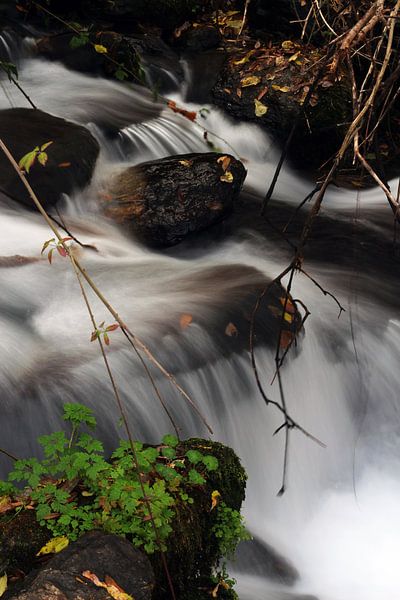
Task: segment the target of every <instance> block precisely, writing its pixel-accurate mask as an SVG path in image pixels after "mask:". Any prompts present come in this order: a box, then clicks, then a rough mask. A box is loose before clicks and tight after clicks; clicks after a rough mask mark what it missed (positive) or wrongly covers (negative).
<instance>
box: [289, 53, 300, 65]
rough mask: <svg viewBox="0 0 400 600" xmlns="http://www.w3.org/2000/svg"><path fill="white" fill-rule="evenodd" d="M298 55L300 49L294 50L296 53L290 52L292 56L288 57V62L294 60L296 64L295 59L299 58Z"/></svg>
mask: <svg viewBox="0 0 400 600" xmlns="http://www.w3.org/2000/svg"><path fill="white" fill-rule="evenodd" d="M299 56H300V51H299V52H296V54H292V56H290V57H289V59H288V62H293V61H294V60H295V61H296V64H297V59H298V58H299ZM300 64H301V63H300Z"/></svg>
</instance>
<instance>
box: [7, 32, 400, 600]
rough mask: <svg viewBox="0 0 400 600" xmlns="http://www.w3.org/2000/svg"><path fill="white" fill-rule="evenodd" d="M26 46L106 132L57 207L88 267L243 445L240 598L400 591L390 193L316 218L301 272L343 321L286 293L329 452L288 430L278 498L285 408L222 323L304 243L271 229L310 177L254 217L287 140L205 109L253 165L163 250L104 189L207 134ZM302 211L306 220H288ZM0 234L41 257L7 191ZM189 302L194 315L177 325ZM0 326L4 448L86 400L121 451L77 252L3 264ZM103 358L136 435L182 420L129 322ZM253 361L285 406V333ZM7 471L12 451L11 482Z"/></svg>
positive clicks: (304, 292) (39, 94)
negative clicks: (112, 211)
mask: <svg viewBox="0 0 400 600" xmlns="http://www.w3.org/2000/svg"><path fill="white" fill-rule="evenodd" d="M31 48H32V43H31V42H30V41H29V40H25V41H24V42H23V43H22V44H16V43H15V42H14V41H13V40H12V39H11V38H10V37H8V34H7V36H3V37H1V39H0V50H1V51H2V52H5V53H8V55H9V59H10V60H13V61H17V62H18V63H19V81H20V83H21V85H22V86H23V88H24V90H25V91H26V92H27V93H28V94H29V96H30V97H31V98H32V99H34V101H35V104H36V105H37V106H38V107H39V108H41V109H42V110H45V111H47V112H49V113H52V114H54V115H57V116H60V117H64V118H66V119H69V120H72V121H75V122H78V123H81V124H83V125H85V126H87V127H88V128H89V129H90V131H91V132H92V133H93V135H94V136H95V137H96V138H97V140H98V141H99V143H100V145H101V155H100V158H99V160H98V163H97V167H96V171H95V175H94V178H93V181H92V183H91V185H90V186H89V187H88V188H87V189H85V190H83V191H82V192H80V193H76V194H75V195H73V196H71V197H68V198H67V197H66V198H64V200H63V202H62V205H61V209H60V210H61V212H62V215H63V217H64V218H65V220H66V221H67V223H68V225H69V228H70V229H71V230H72V231H73V232H74V233H75V234H76V235H77V237H78V238H79V239H80V240H81V241H83V242H85V243H87V244H93V245H95V246H96V248H97V249H98V252H93V251H92V250H90V249H85V248H81V249H80V250H79V258H80V260H81V262H82V263H83V264H84V265H85V267H86V269H87V271H88V272H89V273H90V275H91V276H92V278H93V279H94V280H95V282H96V284H97V285H98V287H99V288H100V289H101V290H102V292H103V293H104V295H105V296H106V297H107V298H108V299H109V300H110V302H111V303H112V304H113V305H114V306H115V307H116V308H117V310H118V312H119V314H120V315H121V316H122V318H123V319H124V321H125V322H126V323H128V325H129V327H130V328H131V330H133V331H134V332H135V333H136V334H137V335H138V336H139V337H140V338H141V339H143V340H145V341H146V344H147V345H148V346H149V347H150V348H151V349H152V350H153V352H154V353H155V354H156V356H157V358H158V359H159V360H160V361H161V362H162V363H163V364H164V365H165V366H166V367H167V368H168V369H169V370H170V371H171V372H173V373H174V375H175V376H176V378H177V380H178V381H179V383H180V384H181V385H182V386H183V387H184V389H185V390H187V392H188V393H189V394H190V395H191V397H192V398H193V399H194V400H195V401H196V403H197V404H198V406H199V407H200V410H201V412H202V414H203V415H204V416H205V417H206V419H207V421H208V422H209V423H210V424H211V426H212V428H213V430H214V439H216V440H218V441H222V442H224V443H226V444H228V445H230V446H232V447H233V448H234V449H235V451H236V452H237V453H238V455H239V456H240V458H241V460H242V461H243V465H244V466H245V468H246V470H247V473H248V476H249V480H248V486H247V495H246V501H245V504H244V509H243V512H244V515H245V518H246V521H247V525H248V528H249V530H250V532H251V533H252V535H254V536H255V538H256V539H257V543H253V544H247V548H245V549H243V550H241V551H240V553H239V559H238V561H237V562H236V563H233V564H232V566H231V567H230V573H233V574H234V576H235V577H236V579H237V582H238V583H237V591H238V594H239V597H240V599H241V600H296V599H298V600H300V599H302V600H306V599H307V600H311V599H314V598H317V599H318V600H397V599H398V598H399V597H400V570H399V568H398V557H399V553H400V509H399V507H400V469H399V466H400V465H399V462H400V422H399V391H400V383H399V377H398V373H397V368H398V364H397V360H398V358H399V351H400V310H399V302H398V297H399V291H400V289H399V279H398V264H399V258H398V250H396V248H395V247H394V245H393V219H392V213H391V211H390V209H389V207H388V205H387V203H386V201H385V198H384V197H383V195H382V193H381V192H380V191H379V190H375V189H371V190H363V191H360V192H358V191H349V190H344V189H340V188H335V187H332V188H330V189H329V191H328V193H327V195H326V197H325V199H324V203H323V208H322V212H321V216H320V217H319V218H318V221H317V223H316V225H315V232H314V234H313V236H312V239H311V242H310V245H309V248H308V251H307V255H306V262H305V268H306V270H307V272H309V273H310V274H311V275H312V276H313V277H314V278H315V279H316V280H317V281H318V282H319V283H320V285H321V286H322V287H323V288H324V289H325V290H329V291H330V292H332V294H334V295H335V296H336V297H337V298H338V300H339V301H340V303H341V304H342V305H343V307H344V308H345V309H346V310H345V312H342V314H341V315H340V318H338V312H339V311H338V306H337V304H336V302H335V301H334V299H332V298H331V297H329V296H326V295H324V294H323V293H322V292H321V290H320V289H318V288H317V287H316V286H315V285H314V284H313V283H312V281H310V280H309V279H307V278H306V277H304V276H302V275H297V276H296V277H295V280H294V286H293V296H294V297H296V298H300V299H302V301H303V302H304V303H305V304H306V305H307V307H308V309H309V311H310V313H311V316H310V317H309V318H308V320H307V322H306V325H305V333H304V334H303V335H302V336H301V338H300V340H299V344H298V347H297V348H295V349H293V351H291V352H290V354H289V355H288V357H287V360H286V362H285V364H284V366H283V369H282V379H283V386H284V390H285V397H286V401H287V404H288V410H289V413H290V414H291V415H292V417H293V418H294V419H295V420H296V421H298V422H299V423H300V424H301V425H302V426H303V427H304V428H305V429H306V430H307V431H310V432H311V433H312V434H313V435H314V436H316V437H317V438H318V439H319V440H321V441H323V443H324V444H325V445H326V447H321V446H319V445H318V444H316V443H315V442H313V441H312V440H310V439H309V438H307V437H305V436H304V435H303V434H302V433H301V432H299V431H297V430H294V431H291V434H290V440H289V442H290V443H289V465H288V473H287V489H286V493H285V494H284V495H283V496H282V497H277V492H278V490H279V489H280V487H281V480H282V468H283V456H284V441H285V440H284V435H283V434H282V433H281V434H278V435H276V436H274V435H273V432H274V431H275V430H276V428H277V427H279V426H280V425H281V424H282V418H281V416H280V414H279V413H278V412H277V411H276V410H275V409H274V407H273V406H268V407H267V406H266V405H265V403H264V401H263V399H262V398H261V396H260V394H259V391H258V389H257V386H256V383H255V378H254V373H253V370H252V367H251V361H250V354H249V351H248V344H247V340H246V338H245V337H243V339H242V343H241V344H240V343H238V341H237V340H235V339H233V338H232V337H230V336H229V335H226V333H225V328H226V326H227V325H228V323H229V322H232V323H233V324H235V325H237V327H238V329H239V333H240V332H241V331H240V326H239V325H238V323H240V322H241V321H240V319H243V315H242V313H243V310H242V308H243V305H245V304H246V303H247V305H248V303H249V290H252V289H253V290H257V289H260V286H262V285H263V282H265V280H270V279H273V278H274V277H276V276H277V275H278V274H279V273H280V272H281V270H282V269H283V268H284V267H285V266H287V264H288V262H289V260H290V258H291V250H290V248H289V247H288V245H287V244H286V242H285V241H284V240H283V239H282V238H281V237H280V236H279V235H278V233H277V232H276V229H277V228H279V227H281V226H282V225H283V224H284V223H285V222H286V221H287V220H288V218H290V217H291V215H293V211H294V210H295V208H296V206H297V205H298V204H299V203H300V202H301V200H302V199H303V198H304V197H305V196H306V195H307V194H308V192H309V191H310V190H311V189H312V187H313V183H312V182H311V181H307V180H306V179H305V178H302V177H301V176H300V175H299V174H298V173H295V172H294V171H291V170H290V168H288V167H287V168H284V169H283V172H282V174H281V176H280V177H279V180H278V183H277V187H276V191H275V193H274V196H273V202H272V203H271V208H270V212H269V213H268V214H269V218H270V220H271V221H272V222H273V225H274V228H272V227H270V226H269V225H268V223H263V222H260V218H259V216H258V215H259V210H260V205H261V202H262V198H263V196H264V195H265V192H266V190H267V188H268V186H269V183H270V181H271V177H272V175H273V173H274V170H275V166H276V163H277V160H278V158H279V153H278V150H277V149H276V148H275V147H274V145H273V144H272V142H271V141H270V140H269V139H268V137H267V135H266V134H265V133H264V132H263V131H262V130H261V129H259V128H258V127H257V126H256V125H253V124H248V123H234V122H233V121H232V120H231V119H229V118H228V117H227V116H225V115H224V114H223V113H222V111H221V110H219V109H216V108H215V107H213V106H211V105H207V108H208V109H209V111H210V112H209V113H207V114H206V118H205V119H202V118H201V117H199V121H201V122H202V123H203V124H204V127H206V128H207V130H208V131H210V132H213V133H215V134H217V136H218V137H215V136H214V137H213V135H212V134H211V133H210V135H209V138H210V139H211V140H212V141H213V142H214V143H215V145H216V146H218V147H219V148H220V149H221V150H222V151H224V152H232V148H234V150H235V152H236V153H237V154H238V156H240V157H241V158H242V159H244V164H245V166H246V168H247V169H248V175H247V179H246V182H245V185H244V189H243V193H242V206H241V208H240V209H239V210H238V212H237V214H235V215H234V216H233V217H231V218H229V219H228V220H227V223H226V224H224V225H222V226H218V227H215V228H213V229H211V230H210V231H208V232H205V233H203V234H199V235H198V236H197V237H193V238H191V239H188V240H186V241H185V242H183V243H182V244H180V245H179V246H176V247H174V248H171V249H168V250H166V251H162V252H161V251H160V252H157V251H152V250H149V249H147V248H146V247H144V246H142V245H141V244H140V243H138V242H136V241H135V239H133V238H129V237H127V236H126V235H125V234H124V232H123V231H121V230H120V229H118V228H117V227H116V226H115V225H113V224H112V223H110V222H109V221H107V220H106V219H104V218H103V217H102V216H101V214H100V212H99V209H98V205H97V201H96V198H97V196H98V193H99V191H101V190H102V188H103V186H104V182H105V181H106V180H107V179H108V178H109V177H110V175H112V174H113V173H114V172H116V171H117V170H118V169H120V168H121V167H122V166H126V165H133V164H137V163H140V162H144V161H146V160H151V159H155V158H160V157H164V156H168V155H173V154H181V153H186V152H206V151H209V148H208V147H207V145H206V142H205V140H204V139H203V131H202V130H201V129H200V128H199V127H197V126H196V124H195V123H192V122H190V121H189V120H187V119H185V118H184V117H183V116H181V115H180V114H175V113H173V112H172V111H171V110H168V109H165V108H163V106H162V105H161V104H160V103H158V102H154V101H153V99H152V95H151V94H150V93H147V92H146V91H145V90H143V89H141V88H139V87H137V86H134V85H132V86H127V85H122V84H120V83H118V82H117V81H110V80H105V79H102V78H97V77H90V76H88V75H84V74H82V73H77V72H73V71H69V70H67V69H66V68H65V67H64V66H62V65H61V64H60V63H57V62H47V61H45V60H43V59H40V58H37V57H35V56H34V55H33V54H32V50H31ZM185 72H186V74H187V76H186V81H185V83H184V84H183V86H181V88H180V89H177V90H176V92H175V93H173V94H171V95H170V97H171V98H172V99H173V100H175V101H176V102H177V103H179V104H181V105H183V106H185V108H187V109H188V110H196V111H198V110H199V109H200V108H203V107H204V104H196V103H194V102H187V101H186V97H188V96H187V94H188V93H189V88H193V77H194V74H193V72H192V71H191V67H190V64H187V63H185ZM171 78H172V79H173V74H172V75H171ZM191 82H192V83H191ZM0 83H1V86H2V90H1V93H0V108H1V109H3V108H10V106H12V107H16V106H24V107H26V106H27V103H26V100H25V99H24V97H23V96H22V95H21V94H20V93H19V92H18V90H17V89H16V88H15V87H14V86H12V85H11V84H9V82H8V80H7V79H6V78H5V77H4V78H3V79H2V80H1V81H0ZM190 98H191V100H192V99H193V89H191V92H190ZM221 138H222V139H221ZM223 140H226V141H228V142H229V145H227V143H226V142H224V141H223ZM34 145H35V142H34V141H32V147H33V146H34ZM393 187H394V189H396V187H397V181H395V182H393ZM0 199H1V196H0ZM308 208H309V204H308V205H306V207H305V210H308ZM304 214H305V212H301V213H300V214H299V215H297V216H296V217H295V219H294V222H293V231H296V227H297V228H298V227H299V224H300V223H301V219H304ZM300 217H301V218H300ZM0 231H1V234H0V256H11V255H16V254H18V255H22V256H27V257H32V258H40V250H41V248H42V245H43V243H44V241H46V240H48V239H49V238H51V237H52V235H51V233H50V231H49V228H48V226H47V225H46V224H45V223H44V222H43V220H42V218H41V217H40V216H39V215H36V214H35V213H29V212H27V211H26V210H24V209H22V208H21V209H19V208H10V207H9V206H8V205H6V204H4V205H3V204H0ZM286 283H287V281H286ZM90 301H91V303H92V307H93V310H94V312H95V314H96V318H97V320H98V321H99V322H101V321H103V320H105V321H106V322H109V318H108V316H107V313H106V311H105V309H104V307H103V306H102V305H101V304H100V303H99V301H98V300H97V299H96V297H95V296H94V295H93V294H91V295H90ZM182 314H190V315H192V317H193V322H192V323H191V325H190V326H189V327H187V328H186V329H184V330H182V328H181V326H180V323H179V322H180V317H181V315H182ZM0 330H1V336H0V402H1V426H0V427H1V430H0V431H1V436H0V437H1V446H2V447H3V448H5V449H7V450H8V451H9V452H12V453H13V454H16V455H18V456H29V455H32V454H34V453H35V452H37V444H36V438H37V437H38V435H42V434H44V433H49V432H50V431H54V430H55V429H59V428H60V426H61V412H62V403H63V402H74V401H75V402H82V403H86V404H87V405H89V406H91V407H92V408H93V409H94V411H95V414H96V417H97V419H98V422H99V432H100V436H101V437H102V439H103V440H104V441H105V443H106V445H108V447H111V446H112V444H113V442H114V441H115V439H116V437H117V436H120V435H122V432H121V429H120V426H119V424H118V414H117V410H116V407H115V404H114V400H113V396H112V392H111V389H110V384H109V382H108V380H107V376H106V372H105V369H104V365H103V363H102V359H101V356H99V352H98V348H97V345H96V344H90V343H89V339H90V332H91V323H90V320H89V317H88V315H87V312H86V308H85V306H84V303H83V300H82V297H81V295H80V291H79V286H78V284H77V282H76V279H75V275H74V273H73V271H72V270H71V268H70V265H69V264H68V263H67V261H66V260H62V259H61V258H60V257H56V258H55V260H54V263H53V264H52V265H51V266H50V265H49V264H48V262H47V260H45V259H43V260H38V261H34V262H32V263H30V264H27V265H25V266H18V267H8V268H0ZM270 342H271V340H270ZM108 355H109V358H110V363H111V366H112V369H113V372H114V374H115V376H116V379H117V382H118V385H119V388H120V390H121V394H122V397H123V399H124V402H125V404H126V406H127V411H128V414H129V418H130V423H131V426H132V429H133V431H134V435H135V437H137V438H141V439H145V440H146V441H148V442H156V441H159V439H160V436H161V435H163V434H164V433H166V432H167V431H170V430H171V424H170V422H169V420H168V418H167V417H166V416H165V413H164V412H163V411H162V409H161V407H160V406H159V404H158V400H157V398H155V396H154V391H153V389H152V387H151V385H150V383H149V381H148V380H147V378H146V376H145V374H144V373H143V369H142V367H141V365H140V363H138V361H137V360H136V358H135V357H134V356H133V355H132V353H131V351H130V350H129V348H127V346H126V344H125V342H124V338H123V336H122V335H120V334H119V333H118V332H116V333H113V334H112V342H111V345H110V350H109V353H108ZM256 358H257V364H258V366H259V368H260V371H261V377H262V382H263V385H264V387H265V389H266V390H267V392H268V394H269V396H270V397H271V398H272V399H274V400H276V401H279V400H280V396H279V389H278V385H277V383H276V382H275V383H274V384H273V385H271V380H272V378H273V375H274V340H272V343H267V342H266V343H260V344H259V345H258V346H257V348H256ZM152 372H153V374H154V376H155V377H156V379H157V385H158V386H159V387H160V389H161V391H162V394H163V397H164V398H165V399H166V402H167V403H168V406H169V407H170V410H171V411H172V413H173V416H174V420H175V421H176V423H177V424H178V426H179V427H180V428H181V432H182V436H184V437H189V436H193V435H196V436H205V437H207V435H208V434H207V431H206V430H205V428H204V427H203V425H202V423H201V421H200V420H199V418H198V417H197V415H196V414H195V413H194V412H193V411H192V410H191V409H190V408H189V407H188V406H187V405H186V404H185V401H184V399H183V398H182V397H181V396H180V395H179V394H177V392H176V391H175V390H174V389H173V387H172V386H171V385H170V383H169V382H168V381H166V380H165V378H163V377H162V376H159V374H158V373H157V372H156V371H155V370H154V369H152ZM10 466H11V465H10V461H9V460H8V459H6V458H5V457H0V471H1V474H2V475H3V476H4V475H5V473H6V472H7V470H8V469H9V468H10ZM266 545H268V546H270V547H272V548H273V549H274V551H275V552H276V553H278V554H279V555H281V556H283V557H285V559H286V560H287V561H289V563H291V564H292V565H293V567H294V568H295V569H296V570H297V571H298V578H297V580H296V581H287V580H285V578H282V577H281V578H280V577H279V574H277V573H276V572H273V570H271V569H268V568H266V566H265V562H264V561H266V560H267V559H266V558H265V547H266Z"/></svg>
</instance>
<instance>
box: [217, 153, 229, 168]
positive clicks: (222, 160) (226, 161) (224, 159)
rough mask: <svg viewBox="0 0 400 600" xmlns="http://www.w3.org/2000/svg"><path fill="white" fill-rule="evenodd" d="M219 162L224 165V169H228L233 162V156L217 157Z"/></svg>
mask: <svg viewBox="0 0 400 600" xmlns="http://www.w3.org/2000/svg"><path fill="white" fill-rule="evenodd" d="M217 163H219V164H220V165H221V166H222V169H223V171H226V170H227V168H228V167H229V165H230V164H231V158H230V156H220V157H219V158H218V159H217Z"/></svg>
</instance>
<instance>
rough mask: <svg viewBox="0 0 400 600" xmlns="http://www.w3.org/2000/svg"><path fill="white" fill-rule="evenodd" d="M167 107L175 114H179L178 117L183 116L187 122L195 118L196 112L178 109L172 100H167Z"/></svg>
mask: <svg viewBox="0 0 400 600" xmlns="http://www.w3.org/2000/svg"><path fill="white" fill-rule="evenodd" d="M167 106H168V108H170V109H171V110H173V111H174V112H175V113H179V114H180V115H183V116H184V117H186V118H187V119H189V121H195V120H196V117H197V113H196V112H194V111H189V110H185V109H184V108H180V107H179V106H177V105H176V102H174V101H173V100H168V102H167Z"/></svg>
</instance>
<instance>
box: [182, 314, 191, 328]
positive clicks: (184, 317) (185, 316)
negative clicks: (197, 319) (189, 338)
mask: <svg viewBox="0 0 400 600" xmlns="http://www.w3.org/2000/svg"><path fill="white" fill-rule="evenodd" d="M192 321H193V316H192V315H190V314H189V313H183V314H182V315H181V316H180V319H179V325H180V326H181V329H186V327H189V325H190V324H191V322H192Z"/></svg>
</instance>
